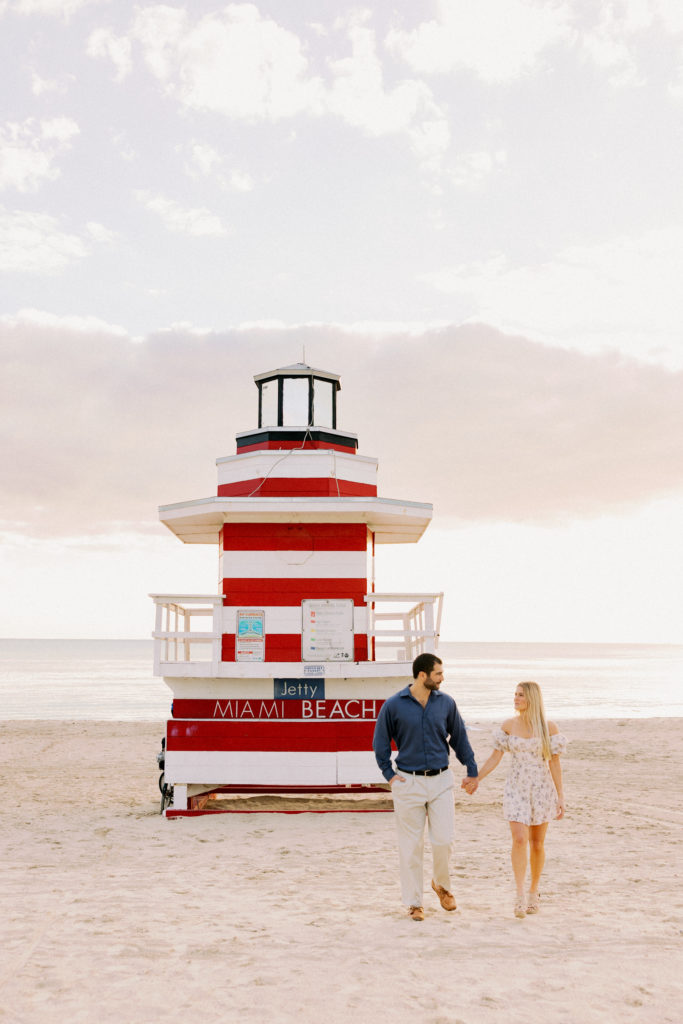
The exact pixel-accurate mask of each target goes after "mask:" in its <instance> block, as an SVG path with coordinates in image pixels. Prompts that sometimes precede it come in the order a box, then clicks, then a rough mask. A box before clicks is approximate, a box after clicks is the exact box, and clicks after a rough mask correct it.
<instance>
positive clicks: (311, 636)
mask: <svg viewBox="0 0 683 1024" xmlns="http://www.w3.org/2000/svg"><path fill="white" fill-rule="evenodd" d="M301 607H302V612H303V625H302V630H301V660H302V661H353V654H354V651H353V601H351V600H348V601H347V600H344V601H331V600H313V599H311V600H306V601H302V602H301Z"/></svg>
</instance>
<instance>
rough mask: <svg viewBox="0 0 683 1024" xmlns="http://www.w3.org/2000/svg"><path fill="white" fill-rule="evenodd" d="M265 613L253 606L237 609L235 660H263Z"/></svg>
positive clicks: (264, 649)
mask: <svg viewBox="0 0 683 1024" xmlns="http://www.w3.org/2000/svg"><path fill="white" fill-rule="evenodd" d="M264 619H265V613H264V612H263V610H256V609H254V608H238V609H237V626H236V629H235V661H265V658H266V633H265V627H264Z"/></svg>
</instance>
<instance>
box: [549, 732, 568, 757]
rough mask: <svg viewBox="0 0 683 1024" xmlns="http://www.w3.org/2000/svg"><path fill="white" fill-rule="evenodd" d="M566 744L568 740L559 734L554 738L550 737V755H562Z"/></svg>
mask: <svg viewBox="0 0 683 1024" xmlns="http://www.w3.org/2000/svg"><path fill="white" fill-rule="evenodd" d="M568 743H569V740H568V739H567V737H566V736H563V735H562V733H561V732H556V733H555V735H554V736H551V737H550V753H551V754H552V755H553V756H554V755H555V754H564V752H565V750H566V749H567V744H568Z"/></svg>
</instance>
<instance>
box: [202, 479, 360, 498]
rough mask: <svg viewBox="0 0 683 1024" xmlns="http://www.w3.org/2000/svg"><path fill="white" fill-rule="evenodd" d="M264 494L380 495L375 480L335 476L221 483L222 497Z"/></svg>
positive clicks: (323, 496) (269, 496) (315, 495)
mask: <svg viewBox="0 0 683 1024" xmlns="http://www.w3.org/2000/svg"><path fill="white" fill-rule="evenodd" d="M252 494H253V495H254V497H256V495H258V496H259V497H262V498H292V497H306V498H336V497H342V498H348V497H354V498H359V497H373V498H374V497H376V496H377V487H376V485H375V484H361V483H357V482H356V481H355V480H338V479H336V478H335V477H329V476H320V477H317V476H315V477H296V476H294V477H263V476H262V477H255V478H254V479H253V480H238V481H237V482H236V483H233V484H221V485H220V486H219V488H218V497H219V498H243V497H250V496H251V495H252Z"/></svg>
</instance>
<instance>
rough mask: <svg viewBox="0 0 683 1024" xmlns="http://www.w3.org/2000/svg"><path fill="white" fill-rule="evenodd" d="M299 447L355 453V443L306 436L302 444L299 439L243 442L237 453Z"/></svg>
mask: <svg viewBox="0 0 683 1024" xmlns="http://www.w3.org/2000/svg"><path fill="white" fill-rule="evenodd" d="M290 448H299V449H302V450H303V449H309V448H322V449H324V450H325V451H335V452H344V453H345V454H351V455H355V454H356V447H355V445H349V444H330V442H329V441H311V440H310V439H309V438H306V441H305V442H304V443H303V444H302V443H301V440H298V441H262V442H260V443H258V442H257V443H256V444H245V445H244V447H240V446H239V445H238V446H237V454H238V455H242V454H243V453H244V452H260V451H280V450H282V451H284V450H285V449H290Z"/></svg>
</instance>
